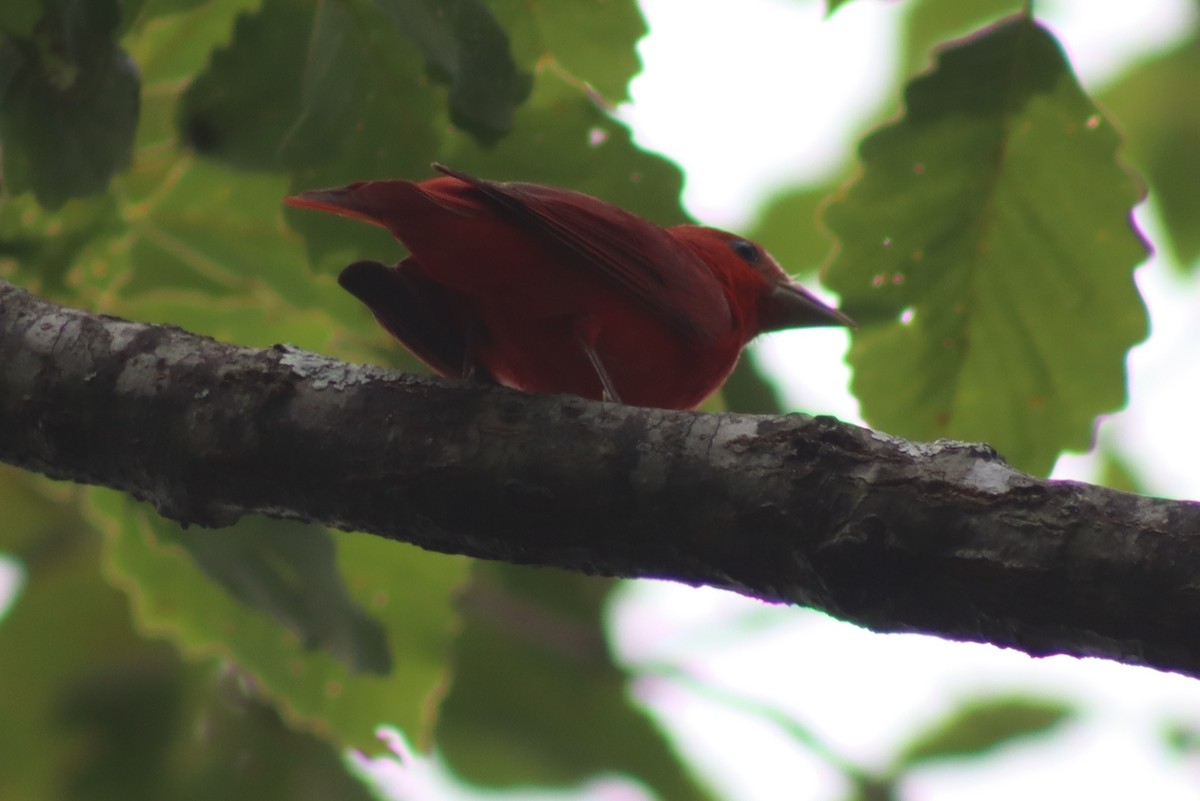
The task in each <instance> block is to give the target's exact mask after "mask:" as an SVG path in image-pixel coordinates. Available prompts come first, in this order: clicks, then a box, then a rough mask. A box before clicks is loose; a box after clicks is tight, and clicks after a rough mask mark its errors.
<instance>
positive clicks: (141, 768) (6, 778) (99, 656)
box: [0, 465, 178, 801]
mask: <svg viewBox="0 0 1200 801" xmlns="http://www.w3.org/2000/svg"><path fill="white" fill-rule="evenodd" d="M75 495H76V490H75V488H73V487H66V486H63V485H61V484H60V485H55V484H52V483H51V482H49V481H47V480H44V479H42V478H41V477H39V476H33V475H30V474H27V473H21V472H19V471H17V470H16V469H15V468H11V467H8V466H7V465H4V466H0V508H2V509H4V524H3V525H0V551H2V552H7V553H9V554H11V555H12V556H14V557H16V558H17V560H18V561H19V562H20V563H21V565H22V567H23V569H24V571H25V582H24V586H23V589H22V591H21V592H20V594H19V595H18V596H17V598H16V601H15V603H14V605H13V606H12V607H11V608H10V609H9V610H8V613H7V614H6V615H4V616H3V617H0V676H3V681H0V720H3V721H4V724H3V725H0V753H2V754H3V755H4V758H3V761H4V768H3V770H0V798H6V799H7V798H14V799H15V798H62V799H75V798H81V799H82V798H84V797H86V798H89V799H103V800H104V801H107V799H115V798H118V797H123V798H149V797H151V796H150V795H147V794H144V793H139V791H140V790H144V789H145V788H146V786H147V784H148V779H149V778H150V777H151V776H152V771H147V770H146V766H145V764H144V763H139V760H142V759H145V760H153V758H154V757H155V756H156V755H159V754H161V752H162V748H161V745H160V744H159V743H157V742H152V741H150V740H148V739H147V737H150V738H153V737H154V735H162V734H163V731H164V729H170V728H173V727H174V725H175V724H176V723H177V717H176V714H177V707H178V699H177V698H176V697H173V696H174V695H175V694H174V693H173V692H171V691H170V689H169V688H167V687H164V685H163V683H162V682H161V681H160V678H161V676H160V672H159V670H158V669H157V668H158V666H161V664H162V662H163V660H164V658H167V659H169V657H170V654H169V651H167V650H166V649H164V648H162V647H161V646H155V645H152V644H150V643H147V642H145V641H144V640H142V639H141V638H139V637H138V636H137V635H136V634H134V633H133V631H132V630H131V629H130V628H129V613H128V607H127V605H126V603H125V599H124V598H123V597H122V596H121V594H120V593H118V592H115V591H114V590H113V589H112V588H111V587H109V586H108V585H107V584H106V583H105V582H104V581H103V579H102V578H101V576H100V573H99V570H98V569H97V563H98V554H97V551H98V547H97V546H98V542H97V540H96V538H95V536H94V532H92V530H91V528H90V527H89V526H88V525H87V523H86V522H85V521H83V520H82V519H81V518H80V516H79V513H78V510H77V508H76V506H75V504H74V503H73V498H74V497H75ZM139 685H140V689H141V690H143V691H144V692H142V693H141V694H140V695H139V694H137V693H136V692H131V690H134V689H135V688H137V687H138V686H139ZM139 700H142V701H145V702H149V701H151V700H153V701H154V702H156V703H155V705H154V707H153V708H149V707H147V706H146V705H145V704H139V703H138V702H139ZM116 707H121V709H120V711H121V712H123V713H124V714H123V716H121V715H112V714H110V713H111V712H112V711H114V709H115V708H116ZM122 722H123V725H124V728H121V725H122ZM139 727H140V728H139ZM118 745H119V746H122V747H123V750H118V751H114V750H113V749H114V746H118ZM105 757H107V758H108V759H107V763H106V764H105V759H104V758H105ZM106 779H107V780H121V783H122V784H124V786H125V790H126V795H124V796H117V795H115V794H113V793H112V792H111V790H112V787H111V784H107V785H106V784H105V780H106ZM85 782H91V789H92V790H93V791H94V792H93V794H92V795H87V796H85V795H84V793H83V792H81V790H83V789H84V785H85Z"/></svg>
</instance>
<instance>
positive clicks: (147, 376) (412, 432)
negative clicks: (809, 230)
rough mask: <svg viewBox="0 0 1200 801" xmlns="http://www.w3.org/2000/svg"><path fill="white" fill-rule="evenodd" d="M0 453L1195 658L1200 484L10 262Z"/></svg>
mask: <svg viewBox="0 0 1200 801" xmlns="http://www.w3.org/2000/svg"><path fill="white" fill-rule="evenodd" d="M0 460H3V461H6V462H9V463H12V464H14V465H17V466H19V467H22V468H25V469H27V470H32V471H37V472H40V473H44V474H46V475H48V476H52V477H54V478H59V479H65V480H69V481H74V482H80V483H86V484H98V485H103V486H107V487H114V488H117V489H119V490H123V491H125V492H128V493H130V494H132V495H134V496H136V497H137V498H140V499H143V500H146V501H149V502H150V503H152V504H153V505H154V506H155V507H156V508H157V509H158V510H159V512H160V513H161V514H162V515H164V516H165V517H168V518H171V519H173V520H177V521H179V522H181V523H184V524H191V525H199V526H221V525H228V524H231V523H233V522H234V521H236V520H237V519H238V518H240V517H241V516H243V515H247V514H265V515H270V516H274V517H285V518H291V519H296V520H304V521H314V522H320V523H325V524H327V525H330V526H335V527H337V528H342V529H350V530H358V531H367V532H372V533H374V534H378V535H381V536H384V537H388V538H391V539H396V540H402V541H405V542H411V543H415V544H416V545H419V546H421V547H424V548H428V549H431V550H435V551H443V552H446V553H459V554H468V555H470V556H476V557H482V558H485V559H499V560H504V561H509V562H515V563H522V564H536V565H549V566H556V567H561V568H567V569H570V570H577V571H582V572H585V573H593V574H604V575H613V576H624V577H658V578H667V579H673V580H675V581H680V582H684V583H687V584H694V585H699V584H706V585H710V586H714V587H720V588H724V589H727V590H732V591H734V592H739V593H742V594H745V595H750V596H754V597H757V598H761V599H764V600H767V601H775V602H784V603H794V604H801V605H804V606H810V607H815V608H817V609H821V610H824V611H827V612H829V613H830V614H833V615H835V616H837V617H840V618H842V619H845V620H849V621H852V622H855V623H858V624H861V625H863V626H867V627H869V628H871V629H874V630H876V631H908V632H923V633H928V634H936V635H939V636H943V637H948V638H951V639H958V640H974V641H981V642H990V643H994V644H996V645H1000V646H1007V647H1013V648H1019V649H1021V650H1023V651H1026V652H1028V653H1030V654H1035V655H1041V654H1052V653H1065V654H1072V655H1075V656H1102V657H1107V658H1110V659H1117V660H1120V661H1124V662H1129V663H1133V664H1142V665H1149V666H1152V667H1156V668H1160V669H1163V670H1173V671H1179V672H1182V673H1187V674H1191V675H1194V676H1200V637H1198V636H1197V631H1200V504H1196V503H1190V502H1182V501H1168V500H1161V499H1154V498H1144V497H1140V496H1137V495H1130V494H1127V493H1122V492H1116V491H1113V490H1108V489H1104V488H1101V487H1094V486H1090V485H1086V484H1080V483H1074V482H1058V481H1042V480H1038V479H1035V478H1032V477H1030V476H1028V475H1026V474H1024V473H1020V472H1018V471H1016V470H1014V469H1013V468H1011V467H1009V466H1008V465H1007V464H1006V463H1005V462H1004V461H1003V460H1002V459H1000V457H999V456H997V455H996V453H995V452H993V451H992V450H991V449H989V448H987V447H986V446H982V445H968V444H963V443H954V442H938V443H934V444H920V443H914V442H908V441H905V440H901V439H897V438H895V437H890V436H885V435H883V434H879V433H876V432H872V431H869V430H866V429H863V428H859V427H856V426H852V425H847V424H845V423H841V422H838V421H837V420H834V419H832V418H828V417H817V418H813V417H808V416H805V415H798V414H797V415H787V416H783V417H767V416H751V415H736V414H702V413H694V412H675V411H662V410H656V409H640V408H632V407H626V406H619V405H613V404H603V403H593V402H588V401H584V400H580V399H577V398H569V397H566V398H565V397H552V396H538V395H526V394H522V393H518V392H515V391H511V390H507V389H502V388H492V387H481V386H478V385H470V384H465V383H455V382H447V381H441V380H432V379H425V378H418V377H413V376H409V375H404V374H400V373H397V372H394V371H389V370H385V369H382V368H377V367H366V366H360V365H350V364H345V363H343V362H338V361H335V360H333V359H329V358H325V357H322V356H318V355H315V354H312V353H307V352H303V351H299V350H296V349H294V348H290V347H287V346H282V345H281V346H276V347H274V348H271V349H268V350H255V349H251V348H243V347H236V346H233V345H227V344H223V343H220V342H216V341H214V340H211V339H208V338H204V337H199V336H196V335H194V334H189V333H187V332H185V331H182V330H179V329H176V328H171V327H163V326H151V325H143V324H139V323H131V322H127V321H124V320H119V319H116V318H112V317H104V316H98V315H93V314H89V313H86V312H82V311H77V310H73V309H66V308H63V307H60V306H56V305H54V304H52V303H49V302H46V301H44V300H41V299H38V298H37V297H35V296H33V295H31V294H29V293H27V292H25V291H23V290H20V289H17V288H16V287H13V286H12V285H10V284H7V283H5V282H3V281H0Z"/></svg>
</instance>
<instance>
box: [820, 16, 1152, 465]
mask: <svg viewBox="0 0 1200 801" xmlns="http://www.w3.org/2000/svg"><path fill="white" fill-rule="evenodd" d="M905 97H906V101H907V111H906V114H905V116H904V118H903V119H901V120H900V121H899V122H897V123H895V124H893V125H891V126H889V127H887V128H885V129H883V130H880V131H878V132H876V133H875V134H873V135H872V136H870V137H869V138H868V139H867V140H866V141H864V142H863V144H862V147H861V149H860V157H861V159H862V163H863V170H862V174H861V176H860V178H859V179H858V180H857V181H856V182H855V183H853V184H852V185H851V186H850V187H848V189H847V190H845V192H844V195H843V196H842V197H841V198H840V199H838V200H837V201H836V202H835V203H834V204H833V205H831V206H830V207H829V209H828V210H827V213H826V222H827V225H828V227H829V228H830V229H831V230H832V232H833V233H834V234H835V235H836V236H837V237H838V239H839V241H840V251H839V253H838V255H837V257H836V259H835V261H834V262H833V264H832V265H831V267H830V270H829V272H828V276H827V283H828V284H829V286H830V287H831V288H833V289H834V290H836V291H837V292H839V293H840V294H841V296H842V301H843V308H845V310H846V312H847V313H848V314H850V316H852V317H854V318H855V320H857V321H858V323H859V330H858V331H857V332H856V334H855V336H854V344H853V347H852V349H851V353H850V361H851V363H852V365H853V366H854V368H855V373H854V384H853V390H854V393H855V395H856V396H857V397H858V399H859V400H860V401H861V403H862V410H863V415H864V417H865V418H866V419H867V420H868V421H870V423H871V424H872V425H874V426H877V427H879V428H881V429H883V430H885V431H888V432H889V433H893V434H897V435H900V436H904V437H909V438H914V439H935V438H938V437H954V438H958V439H966V440H982V441H986V442H989V443H991V444H992V445H993V446H995V447H996V448H997V449H999V450H1000V451H1001V452H1002V453H1003V454H1004V455H1005V456H1006V457H1007V458H1008V459H1009V460H1010V461H1011V462H1012V463H1013V464H1015V465H1016V466H1018V467H1020V468H1021V469H1024V470H1027V471H1030V472H1034V473H1044V472H1045V471H1047V470H1049V468H1050V467H1051V465H1052V464H1053V463H1054V459H1055V457H1056V456H1057V454H1058V453H1059V451H1061V450H1063V449H1067V448H1070V449H1076V450H1084V449H1086V448H1087V447H1088V445H1089V443H1090V440H1091V433H1092V427H1093V420H1094V418H1095V416H1096V415H1098V414H1101V413H1103V412H1107V411H1111V410H1113V409H1116V408H1118V407H1119V406H1121V405H1122V404H1123V403H1124V401H1125V375H1124V359H1125V354H1126V351H1127V350H1128V349H1129V348H1130V347H1131V346H1132V345H1134V344H1135V343H1136V342H1138V341H1140V340H1141V339H1142V338H1143V337H1145V335H1146V327H1147V321H1146V311H1145V308H1144V306H1143V305H1142V303H1141V299H1140V298H1139V296H1138V294H1137V290H1136V288H1135V286H1134V283H1133V277H1132V270H1133V268H1134V267H1135V266H1136V265H1137V264H1138V263H1139V262H1141V261H1142V260H1143V259H1144V258H1145V257H1146V246H1145V244H1144V243H1143V241H1142V240H1141V238H1140V236H1139V235H1138V233H1137V232H1136V231H1135V229H1134V228H1133V226H1132V223H1131V221H1130V207H1131V206H1132V205H1133V204H1134V203H1136V202H1137V201H1138V198H1139V197H1140V192H1139V189H1138V187H1137V185H1136V183H1135V181H1134V180H1133V179H1132V178H1131V177H1130V176H1129V175H1128V174H1127V173H1126V172H1125V171H1124V170H1123V169H1122V168H1121V167H1120V165H1119V164H1118V163H1117V161H1116V159H1115V157H1114V153H1115V151H1116V149H1117V146H1118V144H1119V138H1118V135H1117V133H1116V132H1115V131H1114V130H1113V129H1112V127H1111V126H1110V125H1109V124H1108V122H1107V121H1106V120H1105V119H1104V117H1103V116H1102V115H1101V114H1100V113H1099V112H1098V111H1097V109H1096V108H1095V106H1093V105H1092V104H1091V102H1090V101H1089V100H1088V99H1087V97H1086V96H1085V95H1084V94H1083V93H1082V91H1081V90H1080V88H1079V85H1078V83H1077V82H1076V80H1075V78H1074V76H1073V75H1072V74H1071V72H1070V69H1069V67H1068V66H1067V64H1066V62H1065V60H1064V59H1063V54H1062V51H1061V49H1060V48H1059V46H1058V43H1057V42H1056V41H1055V40H1054V38H1053V37H1052V36H1051V35H1050V34H1049V33H1047V32H1046V31H1045V30H1044V29H1042V28H1041V27H1039V26H1037V25H1036V24H1034V23H1032V22H1031V21H1029V20H1027V19H1025V18H1017V19H1014V20H1011V21H1008V22H1006V23H1005V24H1003V25H999V26H996V27H994V28H992V29H990V30H988V31H987V32H986V34H985V35H981V36H979V37H976V38H973V39H969V40H966V41H964V42H961V43H959V44H958V45H956V46H954V47H953V48H950V49H948V50H946V51H944V52H943V53H942V54H941V56H940V57H939V59H938V64H937V68H936V70H935V71H934V72H933V73H931V74H930V75H927V76H925V77H922V78H919V79H917V80H916V81H914V82H913V83H912V84H911V85H910V86H909V88H908V91H907V92H906V95H905Z"/></svg>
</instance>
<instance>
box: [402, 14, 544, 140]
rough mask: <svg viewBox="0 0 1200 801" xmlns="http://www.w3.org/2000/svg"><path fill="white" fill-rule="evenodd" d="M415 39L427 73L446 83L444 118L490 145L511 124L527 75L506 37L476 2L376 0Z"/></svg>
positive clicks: (522, 97)
mask: <svg viewBox="0 0 1200 801" xmlns="http://www.w3.org/2000/svg"><path fill="white" fill-rule="evenodd" d="M380 3H381V5H382V6H383V8H384V9H385V10H386V11H387V12H388V13H389V14H390V15H391V16H392V18H393V19H394V20H395V22H396V27H397V30H398V31H399V32H400V33H401V35H403V36H407V37H409V38H411V39H412V40H413V41H414V42H416V44H417V46H418V47H419V48H420V49H421V52H422V53H423V54H424V55H425V59H426V61H427V62H428V68H429V72H430V74H432V75H433V76H434V77H435V78H437V79H438V80H440V81H442V82H444V83H448V84H449V85H450V119H451V120H452V121H453V122H454V123H455V124H456V125H459V126H461V127H462V128H463V129H464V130H466V131H468V132H470V133H471V134H472V135H474V136H475V137H477V138H478V139H479V140H480V141H481V142H484V143H487V144H491V143H494V142H496V141H497V140H498V139H500V138H501V137H503V136H504V135H505V134H507V133H508V132H509V130H511V128H512V114H513V109H514V108H515V107H516V106H517V105H518V104H519V103H521V102H522V101H523V100H525V98H527V97H528V96H529V91H530V89H531V88H532V86H533V79H532V78H531V77H530V76H529V75H528V74H527V73H522V72H520V71H518V70H517V65H516V64H515V63H514V62H513V58H512V54H511V53H510V52H509V44H508V35H507V34H506V33H505V32H504V29H503V28H501V27H500V25H499V23H497V22H496V19H495V18H494V17H493V16H492V15H491V12H489V11H488V10H487V8H486V7H485V6H484V5H483V4H482V3H480V2H479V0H380Z"/></svg>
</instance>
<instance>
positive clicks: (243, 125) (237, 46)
mask: <svg viewBox="0 0 1200 801" xmlns="http://www.w3.org/2000/svg"><path fill="white" fill-rule="evenodd" d="M334 5H340V4H334ZM313 9H314V6H313V4H312V3H309V2H306V0H266V1H265V2H264V3H263V4H262V8H261V10H260V11H258V12H257V13H253V14H244V15H242V16H240V17H239V18H238V21H237V25H236V28H235V30H234V35H233V41H232V42H231V43H230V45H229V46H228V47H226V48H221V49H217V50H215V51H214V52H213V53H212V56H211V61H210V62H209V65H208V68H207V69H206V70H205V71H204V72H202V73H201V74H200V75H199V76H197V77H196V78H195V80H193V81H192V83H191V85H190V87H189V88H188V90H187V91H186V92H185V93H184V96H183V99H182V102H181V104H180V111H179V114H180V118H179V119H180V129H181V133H182V136H183V140H184V142H185V143H187V144H188V145H190V146H191V147H193V148H195V150H196V151H197V152H198V153H200V154H202V155H206V156H211V157H216V158H220V159H221V160H223V161H226V162H228V163H230V164H233V165H235V166H238V167H241V168H243V169H253V170H280V169H284V168H287V167H290V166H298V165H300V164H303V163H304V159H303V158H299V157H297V159H298V160H297V161H296V162H294V163H291V164H289V163H288V160H287V159H286V158H285V156H286V155H288V152H287V151H286V150H285V149H284V147H283V144H284V140H285V138H286V137H287V134H288V131H290V130H291V129H292V127H293V126H294V125H296V123H297V121H298V120H299V118H300V116H301V114H302V112H303V109H304V98H303V87H304V80H303V79H304V75H305V69H306V66H307V65H306V58H307V55H306V49H305V46H304V43H307V42H308V41H309V40H310V39H311V38H312V37H313V33H314V31H313V26H314V20H315V17H314V10H313ZM318 33H319V31H318ZM337 33H338V32H334V34H332V35H336V34H337ZM331 111H334V112H336V109H333V110H331ZM342 122H343V123H345V122H346V121H342ZM331 130H332V131H333V132H334V133H336V132H337V128H336V127H333V128H331ZM337 144H338V141H336V140H335V141H333V142H330V141H328V140H322V141H320V142H318V143H316V147H314V148H313V150H314V151H315V150H318V149H320V148H323V149H324V150H325V151H326V152H327V153H328V152H332V151H333V150H335V149H336V146H337Z"/></svg>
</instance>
